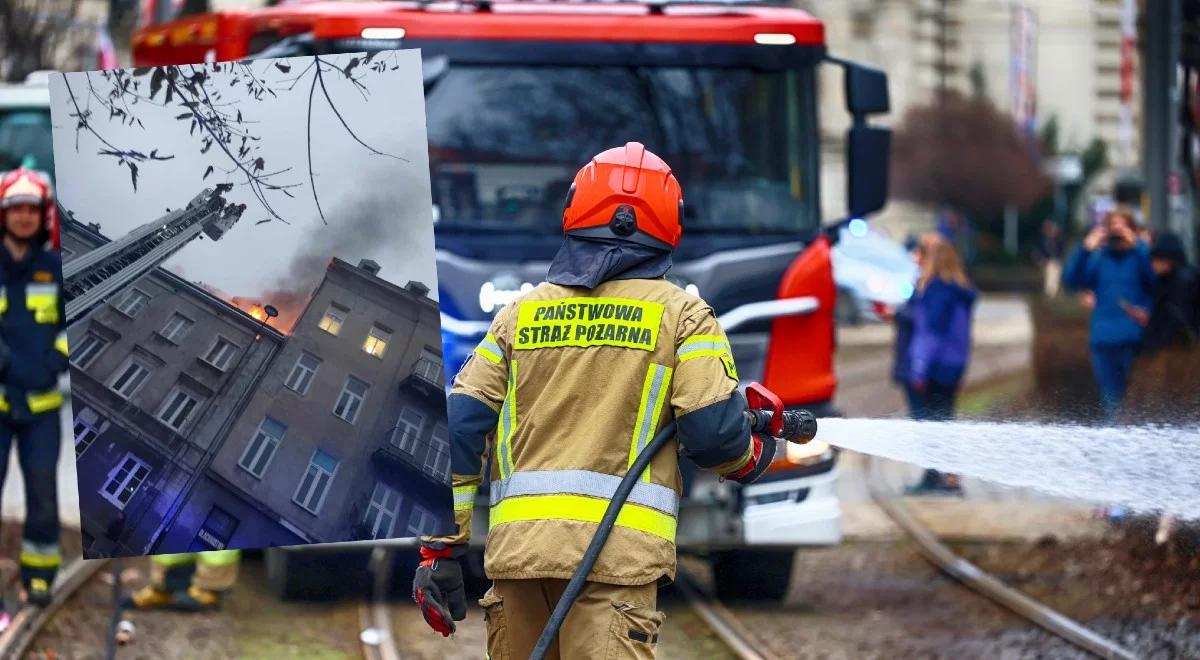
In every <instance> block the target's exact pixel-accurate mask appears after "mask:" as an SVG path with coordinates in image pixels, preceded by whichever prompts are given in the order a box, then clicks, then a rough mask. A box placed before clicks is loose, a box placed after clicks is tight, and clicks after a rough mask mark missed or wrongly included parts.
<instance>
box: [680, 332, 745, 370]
mask: <svg viewBox="0 0 1200 660" xmlns="http://www.w3.org/2000/svg"><path fill="white" fill-rule="evenodd" d="M698 357H715V358H717V359H718V360H720V361H721V365H722V366H723V367H724V368H725V374H726V375H727V376H729V377H730V378H732V379H734V380H737V379H738V375H737V365H735V364H734V362H733V354H732V353H730V348H729V341H728V340H726V339H725V338H724V337H721V336H718V335H694V336H692V337H688V338H687V339H686V340H684V342H683V343H682V344H680V346H679V350H677V351H675V358H676V359H677V360H678V361H679V362H680V363H683V362H687V361H688V360H692V359H694V358H698Z"/></svg>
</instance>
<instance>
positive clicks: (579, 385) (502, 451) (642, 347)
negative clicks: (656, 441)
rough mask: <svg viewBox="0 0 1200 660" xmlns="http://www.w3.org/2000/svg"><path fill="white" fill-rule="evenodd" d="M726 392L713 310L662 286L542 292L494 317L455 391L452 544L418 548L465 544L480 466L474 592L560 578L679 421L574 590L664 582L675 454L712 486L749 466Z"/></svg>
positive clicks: (451, 402)
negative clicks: (667, 427) (484, 500)
mask: <svg viewBox="0 0 1200 660" xmlns="http://www.w3.org/2000/svg"><path fill="white" fill-rule="evenodd" d="M737 385H738V381H737V371H736V368H735V366H734V362H733V358H732V356H731V353H730V350H729V344H728V341H727V340H726V337H725V335H724V333H723V332H722V330H721V328H720V327H719V326H718V325H717V321H716V318H715V316H714V314H713V311H712V309H711V308H710V307H709V306H708V305H707V304H706V303H705V302H704V301H702V300H701V299H699V298H697V297H695V296H692V295H690V294H688V293H685V292H684V291H683V290H682V289H680V288H679V287H677V286H675V285H674V284H671V283H670V282H667V281H666V280H664V279H653V280H650V279H630V280H610V281H607V282H603V283H601V284H599V285H598V286H597V287H596V288H594V289H587V288H582V287H567V286H560V285H557V284H550V283H545V284H542V285H540V286H538V287H537V288H535V289H534V290H532V291H530V292H529V293H528V294H526V295H524V296H523V297H521V298H519V299H518V300H516V301H514V302H513V303H512V304H510V305H508V306H507V307H506V308H504V309H503V310H502V311H501V312H500V313H499V314H498V315H497V316H496V318H495V320H494V321H493V323H492V325H491V329H490V332H489V333H488V335H487V337H486V338H485V339H484V340H483V341H482V342H481V343H480V344H479V346H478V347H477V348H476V349H475V351H474V353H473V354H472V356H471V358H470V359H469V360H468V361H467V363H466V364H465V365H464V366H463V368H462V370H461V371H460V372H459V374H458V375H457V376H456V378H455V380H454V386H453V389H452V392H451V394H450V396H449V399H448V411H449V417H450V426H451V444H452V449H451V456H452V473H453V474H452V486H453V491H454V501H455V519H456V523H457V525H458V531H457V533H455V534H453V535H450V536H446V537H426V538H425V539H423V540H424V541H425V542H443V543H447V544H459V543H465V542H466V541H467V540H468V535H469V533H470V523H471V514H472V507H473V504H474V501H475V497H476V489H477V488H478V487H479V485H480V483H481V481H482V477H483V474H482V471H483V466H484V465H486V463H485V462H484V461H483V460H482V457H483V455H484V454H485V453H488V454H490V455H491V458H492V460H490V465H491V472H490V486H489V490H490V500H491V509H490V516H489V531H488V537H487V542H486V550H485V562H484V563H485V570H486V573H487V575H488V577H490V578H492V579H531V578H563V579H565V578H570V577H571V575H572V574H573V573H574V571H575V568H576V567H577V566H578V565H579V562H580V560H581V559H582V557H583V553H584V550H585V549H586V548H587V545H588V543H589V541H590V540H591V538H592V536H593V534H594V533H595V532H596V528H597V523H598V522H599V520H600V518H601V517H602V516H603V515H604V511H605V509H606V507H607V505H608V502H609V498H610V497H611V495H612V494H613V493H614V492H615V490H616V488H617V484H618V483H619V482H620V480H621V477H622V476H623V475H625V473H626V472H627V471H628V469H629V466H630V465H631V464H632V463H633V461H634V458H635V457H636V456H637V455H638V452H639V451H640V450H641V449H642V448H643V447H645V446H646V445H647V444H649V443H650V441H651V439H652V438H653V437H654V435H655V432H656V431H657V430H658V429H659V428H660V427H661V426H663V425H664V424H665V423H667V422H668V421H669V420H671V419H672V418H679V420H680V425H679V427H680V428H679V435H677V436H676V438H675V439H674V440H672V441H671V442H669V443H668V444H667V446H666V447H665V448H664V449H663V450H662V451H661V452H660V453H659V454H658V455H657V456H656V457H655V458H654V460H653V461H652V462H651V464H650V467H649V469H648V470H646V472H645V473H644V474H643V475H642V476H641V479H640V481H639V483H638V484H637V486H636V487H635V488H634V490H633V491H632V493H631V495H630V497H629V500H628V503H627V504H626V505H625V507H624V509H623V510H622V512H621V514H620V516H619V517H618V518H617V523H616V526H615V528H614V529H613V532H612V535H611V536H610V537H609V540H608V543H607V545H606V546H605V549H604V551H603V552H602V554H601V555H600V559H599V561H598V562H597V563H596V566H595V568H594V569H593V571H592V573H591V574H590V575H589V579H590V580H592V581H596V582H605V583H610V584H624V585H637V584H647V583H650V582H654V581H656V580H659V579H660V578H663V577H664V576H665V577H666V578H668V579H673V578H674V575H675V531H676V516H677V513H678V508H679V499H680V493H681V477H680V473H679V466H678V461H679V458H678V455H679V452H680V451H681V445H682V451H683V452H684V453H685V454H687V455H689V456H690V457H691V458H693V460H695V461H696V463H697V464H698V465H700V467H702V468H705V469H708V470H712V471H714V472H718V473H721V474H724V473H728V472H732V471H735V470H737V469H739V468H741V467H742V466H743V465H745V464H746V462H747V461H748V460H749V459H750V453H751V449H752V444H751V442H752V440H751V437H750V431H749V425H748V424H746V423H745V421H744V416H743V415H742V410H744V408H745V403H744V399H742V396H741V394H740V393H739V392H738V391H737ZM684 420H688V422H689V423H688V424H684V423H683V421H684ZM697 429H704V431H703V432H697Z"/></svg>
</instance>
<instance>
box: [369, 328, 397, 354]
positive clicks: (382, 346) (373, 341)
mask: <svg viewBox="0 0 1200 660" xmlns="http://www.w3.org/2000/svg"><path fill="white" fill-rule="evenodd" d="M391 339H392V333H390V332H388V331H387V330H384V329H383V328H381V327H379V326H377V325H376V326H371V332H370V334H368V335H367V340H366V341H365V342H363V350H364V351H366V352H367V353H368V354H370V355H374V356H375V357H377V358H381V357H383V351H384V350H386V349H387V345H388V342H389V341H391Z"/></svg>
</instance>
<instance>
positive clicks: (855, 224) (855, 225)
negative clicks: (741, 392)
mask: <svg viewBox="0 0 1200 660" xmlns="http://www.w3.org/2000/svg"><path fill="white" fill-rule="evenodd" d="M847 229H849V230H850V235H851V236H854V237H855V238H862V237H864V236H866V235H867V231H868V227H867V221H866V220H863V219H862V218H855V219H853V220H851V221H850V226H849V227H847Z"/></svg>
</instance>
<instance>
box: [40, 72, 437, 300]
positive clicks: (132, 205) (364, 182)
mask: <svg viewBox="0 0 1200 660" xmlns="http://www.w3.org/2000/svg"><path fill="white" fill-rule="evenodd" d="M353 57H356V56H354V55H333V56H323V59H324V60H325V61H327V62H329V63H330V64H333V65H335V66H336V67H338V69H344V68H345V67H346V65H347V64H349V62H350V60H351V59H352V58H353ZM359 57H360V56H359ZM387 57H388V58H389V59H387V60H386V64H387V66H386V67H385V70H383V71H382V72H376V71H370V70H366V69H364V67H362V66H359V67H357V68H356V69H355V73H354V75H355V77H356V78H358V79H359V80H360V81H361V83H362V84H363V85H365V86H366V87H367V92H366V96H365V97H364V95H363V93H361V92H360V91H359V90H358V89H357V88H356V86H355V85H353V84H352V83H351V82H350V81H349V80H347V79H346V78H344V77H343V76H342V75H341V73H340V72H339V71H331V70H329V69H326V70H325V73H324V74H323V77H324V79H325V82H326V85H327V87H328V90H329V94H330V96H331V98H332V99H333V101H334V103H335V104H336V106H337V109H338V111H339V112H340V113H341V115H342V117H343V118H345V120H346V122H347V123H348V124H349V125H350V127H351V128H352V129H353V130H354V131H355V133H356V134H357V135H358V136H359V137H360V138H361V139H362V140H363V142H365V143H366V144H368V145H370V146H371V147H373V148H374V149H377V150H378V151H381V152H384V153H387V154H392V155H395V156H399V157H402V158H404V159H407V162H405V161H402V160H397V159H395V158H390V157H387V156H380V155H373V154H371V153H370V151H368V149H366V148H365V147H363V146H362V145H360V144H358V143H357V142H355V141H354V140H353V138H351V136H350V135H349V134H348V133H347V132H346V130H345V129H344V128H343V127H342V126H341V124H340V122H339V121H338V119H337V117H336V115H335V114H334V113H333V112H332V111H331V110H330V108H329V104H328V103H327V102H326V101H325V100H324V98H323V96H322V93H321V89H320V87H317V89H316V92H315V95H314V101H313V110H312V122H313V123H312V153H313V168H314V172H315V175H316V188H317V193H318V195H319V196H320V199H321V205H322V208H323V209H324V211H325V216H326V218H327V219H328V222H329V225H328V226H324V225H322V223H321V220H320V217H319V216H318V214H317V210H316V206H315V205H314V202H313V195H312V189H311V188H310V186H309V178H308V169H307V146H308V145H307V143H306V138H305V133H306V121H307V111H308V98H309V90H310V81H311V80H312V76H313V73H312V72H311V70H310V72H309V73H308V74H307V75H306V76H305V77H304V78H302V79H301V80H300V81H299V83H298V84H297V85H296V86H295V88H294V89H292V90H291V91H284V89H283V88H282V86H285V85H286V84H290V80H291V79H292V78H294V77H295V76H296V74H297V73H299V72H300V71H301V70H303V69H304V68H305V67H307V66H308V65H309V64H311V63H312V58H307V57H305V58H291V59H288V60H262V61H256V62H253V63H252V64H251V67H252V69H253V71H254V73H255V74H256V75H257V76H258V77H259V78H260V79H262V80H263V81H264V82H265V83H266V84H267V85H268V86H270V87H272V88H274V89H276V93H277V94H278V97H274V98H273V97H271V96H270V95H264V96H263V100H261V101H256V100H254V99H252V98H248V92H247V90H246V87H245V85H244V82H243V84H238V85H236V86H231V85H230V83H231V82H232V77H233V74H230V73H225V72H222V73H212V68H211V67H209V68H208V71H209V73H210V75H212V76H214V79H213V80H212V81H210V82H209V83H208V85H207V88H208V89H210V90H220V92H221V94H222V99H221V102H227V101H235V100H238V101H240V104H239V105H238V106H236V108H237V109H240V110H241V112H242V114H243V117H244V119H245V120H246V121H247V124H246V129H247V130H248V131H249V132H251V133H254V134H257V135H259V136H261V142H260V144H261V145H262V148H261V151H260V152H259V155H261V156H262V157H263V158H264V159H265V161H266V170H268V171H275V170H280V169H284V168H288V167H290V168H292V169H291V171H289V172H287V173H285V174H281V175H279V176H277V177H275V178H274V179H272V180H273V181H274V182H275V183H279V184H301V186H300V187H298V188H294V189H292V190H291V192H292V193H293V194H294V195H295V199H289V198H287V197H285V196H284V195H283V194H281V193H278V192H268V193H267V195H268V197H267V199H268V201H269V202H270V204H271V205H272V207H273V208H274V209H275V210H276V212H278V213H279V215H281V216H282V217H283V218H284V219H286V220H287V221H288V222H289V223H291V224H290V225H286V224H284V223H282V222H279V221H277V220H273V221H271V222H268V223H265V224H255V223H256V222H258V221H260V220H264V219H266V218H268V217H269V214H268V212H267V211H266V209H264V208H263V206H262V204H261V203H260V202H259V201H258V200H257V199H256V198H255V196H254V194H253V193H252V191H251V189H250V187H249V186H247V185H236V186H235V187H234V189H233V190H232V191H231V192H230V193H228V194H227V195H226V198H227V199H228V200H229V201H231V202H240V203H244V204H246V206H247V209H246V212H245V214H244V215H243V216H242V219H241V221H240V222H239V224H238V225H237V226H235V227H234V228H233V229H232V230H231V231H230V232H229V233H228V234H226V235H225V237H224V238H222V239H221V240H220V241H219V242H215V243H214V242H213V241H209V240H207V239H205V240H197V241H193V242H192V243H191V244H189V245H188V246H187V247H186V248H184V249H183V250H182V251H180V252H179V253H178V254H176V255H175V256H174V257H172V258H171V259H170V260H169V261H167V266H168V268H170V269H171V270H173V271H175V272H177V273H179V274H181V275H182V276H184V277H185V278H187V279H189V280H192V281H202V282H205V283H206V284H209V285H211V286H215V287H217V288H218V289H221V290H222V291H224V292H227V293H229V294H231V295H240V296H261V295H264V294H267V293H269V292H270V291H273V290H276V289H278V288H280V285H281V283H286V282H287V281H289V280H291V279H295V278H293V277H292V273H291V271H292V268H293V267H294V266H297V265H299V267H301V268H302V270H303V273H302V275H301V278H300V279H306V280H311V281H309V282H307V283H306V284H308V285H315V284H316V282H317V280H319V278H320V276H321V274H322V272H323V266H321V267H314V266H313V264H314V263H321V264H324V263H327V262H328V258H329V257H332V256H337V257H340V258H342V259H345V260H346V261H349V262H351V263H353V264H357V263H358V261H359V259H361V258H364V257H368V258H371V259H374V260H375V261H377V262H379V264H380V265H381V266H382V271H381V272H380V273H379V274H380V276H381V277H383V278H385V279H387V280H389V281H391V282H394V283H397V284H400V285H403V284H405V283H406V282H407V281H409V280H419V281H421V282H424V283H425V284H427V285H428V286H429V288H430V289H431V295H433V296H436V294H437V279H436V267H435V262H434V254H433V224H432V218H431V207H432V202H431V198H430V191H429V161H428V147H427V145H426V138H425V105H424V93H423V86H422V81H421V64H420V54H419V51H416V50H407V51H398V52H395V53H391V54H389V55H388V56H387ZM360 59H361V57H360ZM275 62H285V63H286V64H287V65H290V67H291V70H290V72H289V73H286V74H285V73H284V72H282V71H280V70H279V69H278V68H277V67H276V66H275V65H274V63H275ZM183 70H184V72H185V73H186V72H187V71H188V68H187V67H183ZM88 75H90V80H91V83H92V86H93V88H94V89H95V90H96V91H97V92H98V93H99V95H100V96H101V97H102V98H104V97H107V93H108V92H109V91H110V90H111V89H112V87H111V85H110V83H108V82H106V81H105V80H104V79H103V78H101V77H100V76H99V74H97V73H91V74H85V73H69V74H65V78H66V79H67V81H66V82H69V84H70V88H71V91H72V92H73V93H74V95H75V99H76V101H77V102H78V103H79V104H80V107H83V108H89V109H90V110H91V111H92V113H93V116H92V120H91V123H92V125H93V126H94V127H95V129H96V131H97V132H98V133H100V135H102V136H103V137H104V139H105V140H107V141H108V142H109V143H111V144H113V145H115V146H117V147H119V148H121V149H136V150H138V151H141V152H143V153H147V154H148V153H149V152H150V150H152V149H157V150H158V152H159V154H173V155H174V156H175V158H174V159H173V160H168V161H156V162H145V163H142V164H139V166H138V167H139V172H138V187H137V192H134V190H133V187H132V185H131V181H130V173H129V170H128V169H127V168H125V167H121V166H119V165H118V164H117V162H116V159H114V158H111V157H106V156H100V155H97V152H98V150H99V149H101V148H103V144H102V143H101V142H100V140H99V139H98V138H97V137H96V136H94V135H92V134H90V133H88V132H87V131H79V132H78V136H77V132H76V123H77V122H76V120H75V119H74V118H72V117H70V116H69V115H70V113H72V112H74V105H73V103H72V100H71V96H70V95H69V94H68V91H67V86H66V82H64V76H54V77H53V78H52V81H51V108H52V112H53V121H54V160H55V168H56V178H57V184H58V194H59V196H60V198H61V199H62V203H63V206H64V207H65V208H67V209H69V210H71V211H72V212H74V214H75V217H76V218H77V219H79V220H82V221H84V222H98V223H99V224H100V227H101V229H102V231H103V233H104V234H105V235H107V236H108V237H110V238H116V237H118V236H120V235H122V234H124V233H126V232H128V231H130V230H132V229H133V228H135V227H137V226H139V225H142V224H144V223H146V222H148V221H150V220H154V219H156V218H158V217H159V216H161V215H163V213H164V212H165V210H166V209H167V208H168V207H169V208H171V209H177V208H180V207H181V206H183V205H185V204H186V203H187V201H188V200H190V199H191V198H192V197H193V196H194V195H196V194H197V193H198V192H200V191H201V190H202V189H203V188H204V187H205V186H211V185H214V184H216V183H221V182H226V181H228V182H231V183H235V184H241V183H242V182H244V181H245V176H244V175H241V174H240V173H239V174H234V175H227V174H225V170H228V169H231V167H232V164H231V161H230V160H229V159H228V157H226V156H225V155H224V153H223V152H222V151H221V150H220V149H219V148H217V147H213V148H212V149H210V150H209V152H208V153H207V154H204V155H201V154H200V142H199V140H198V139H197V137H195V136H191V135H189V131H188V129H189V126H190V121H179V120H176V119H175V117H176V116H177V115H180V114H182V113H183V112H186V108H181V107H179V106H178V105H177V104H175V103H172V104H171V105H170V106H169V107H161V106H156V105H152V104H150V103H145V102H142V103H138V104H137V105H134V106H131V109H132V110H133V111H134V114H135V116H136V117H137V118H139V119H141V121H142V123H143V124H144V125H145V128H144V129H143V128H141V127H138V126H133V127H130V126H127V125H125V126H123V125H122V124H121V123H120V122H119V120H111V121H110V120H108V119H107V118H106V117H107V115H108V110H106V109H104V108H103V107H102V104H101V103H100V101H99V100H98V99H97V98H93V97H91V95H90V94H89V92H88V78H87V77H86V76H88ZM241 78H242V80H243V81H244V80H245V76H244V75H241ZM139 80H141V81H142V83H141V93H142V94H146V93H147V91H148V87H149V81H150V76H148V75H147V76H143V77H141V78H139ZM226 81H228V82H226ZM157 98H158V100H160V101H161V100H162V99H163V94H161V93H160V94H159V95H158V97H157ZM250 122H257V123H250ZM197 133H199V131H197ZM77 140H78V148H76V142H77ZM236 146H237V143H236V142H235V144H234V147H235V148H236ZM209 165H212V166H214V168H215V172H214V174H213V175H211V176H209V177H208V179H207V180H203V181H202V180H201V176H202V175H203V174H204V171H205V169H206V168H207V167H208V166H209ZM314 252H315V254H314ZM315 257H319V259H317V258H315ZM314 271H315V272H314ZM268 302H269V301H268Z"/></svg>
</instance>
